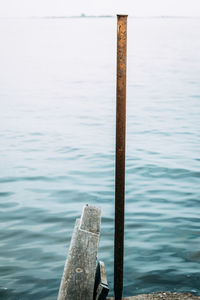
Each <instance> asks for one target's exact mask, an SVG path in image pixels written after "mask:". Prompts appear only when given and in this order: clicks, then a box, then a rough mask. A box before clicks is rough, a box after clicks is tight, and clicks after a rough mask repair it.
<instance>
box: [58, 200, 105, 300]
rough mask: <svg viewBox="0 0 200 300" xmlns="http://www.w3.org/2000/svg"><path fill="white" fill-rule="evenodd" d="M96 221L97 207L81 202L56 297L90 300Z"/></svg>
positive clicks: (96, 249)
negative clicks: (80, 213)
mask: <svg viewBox="0 0 200 300" xmlns="http://www.w3.org/2000/svg"><path fill="white" fill-rule="evenodd" d="M100 222H101V209H100V208H97V207H94V206H88V205H86V206H84V208H83V213H82V216H81V219H77V220H76V224H75V228H74V232H73V236H72V240H71V245H70V249H69V254H68V258H67V261H66V264H65V267H64V272H63V276H62V280H61V284H60V289H59V293H58V298H57V299H58V300H72V299H73V300H93V297H94V284H95V273H96V260H97V251H98V244H99V237H100ZM97 299H99V298H97Z"/></svg>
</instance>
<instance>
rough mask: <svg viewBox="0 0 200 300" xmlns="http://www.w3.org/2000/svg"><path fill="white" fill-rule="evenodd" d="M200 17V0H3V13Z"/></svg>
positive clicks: (1, 10)
mask: <svg viewBox="0 0 200 300" xmlns="http://www.w3.org/2000/svg"><path fill="white" fill-rule="evenodd" d="M81 13H85V14H88V15H102V14H109V15H115V14H117V13H127V14H129V15H130V16H134V15H135V16H158V15H171V16H200V0H73V1H69V0H0V16H1V17H8V16H63V15H80V14H81Z"/></svg>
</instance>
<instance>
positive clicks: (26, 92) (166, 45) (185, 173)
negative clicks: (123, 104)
mask: <svg viewBox="0 0 200 300" xmlns="http://www.w3.org/2000/svg"><path fill="white" fill-rule="evenodd" d="M199 32H200V19H198V18H196V19H192V18H138V19H136V18H129V20H128V61H127V63H128V69H127V147H126V216H125V255H124V264H125V265H124V295H125V296H128V295H136V294H139V293H150V292H154V291H168V290H171V291H179V292H181V291H188V292H193V293H195V294H200V271H199V270H200V215H199V213H200V210H199V208H200V151H199V149H200V50H199V49H200V38H199V37H200V36H199ZM0 41H1V46H0V107H1V109H0V210H1V214H0V299H2V300H5V299H14V300H16V299H43V300H44V299H46V300H51V299H52V300H53V299H56V296H57V293H58V289H59V284H60V280H61V276H62V272H63V267H64V263H65V259H66V256H67V252H68V248H69V244H70V239H71V235H72V231H73V227H74V223H75V219H76V218H78V217H80V214H81V211H82V207H83V205H84V204H86V203H88V204H91V205H97V206H100V207H101V208H102V225H101V241H100V246H99V254H98V258H99V259H100V260H102V261H104V263H105V266H106V270H107V277H108V282H109V286H110V290H111V293H110V295H113V234H114V161H115V105H116V104H115V90H116V83H115V81H116V19H115V18H35V19H34V18H30V19H1V20H0Z"/></svg>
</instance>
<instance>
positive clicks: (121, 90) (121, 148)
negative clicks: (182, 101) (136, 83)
mask: <svg viewBox="0 0 200 300" xmlns="http://www.w3.org/2000/svg"><path fill="white" fill-rule="evenodd" d="M126 52H127V15H117V107H116V166H115V168H116V169H115V245H114V248H115V250H114V293H115V300H121V299H122V291H123V265H124V194H125V137H126V56H127V55H126Z"/></svg>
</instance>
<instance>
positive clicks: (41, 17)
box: [0, 15, 200, 19]
mask: <svg viewBox="0 0 200 300" xmlns="http://www.w3.org/2000/svg"><path fill="white" fill-rule="evenodd" d="M88 18H89V19H92V18H95V19H96V18H116V16H115V15H114V16H112V15H97V16H95V15H80V16H78V15H77V16H76V15H75V16H27V17H0V19H88ZM129 18H131V19H200V16H129Z"/></svg>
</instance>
